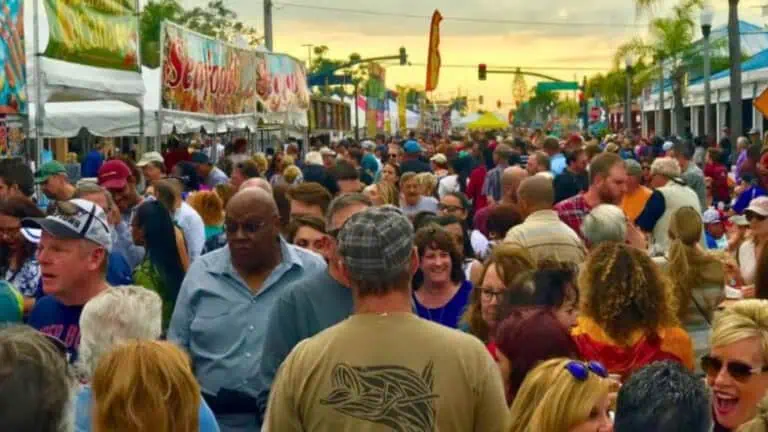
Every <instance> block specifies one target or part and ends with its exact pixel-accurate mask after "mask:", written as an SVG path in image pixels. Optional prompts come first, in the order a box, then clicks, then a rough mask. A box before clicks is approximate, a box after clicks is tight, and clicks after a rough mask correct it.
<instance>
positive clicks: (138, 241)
mask: <svg viewBox="0 0 768 432" xmlns="http://www.w3.org/2000/svg"><path fill="white" fill-rule="evenodd" d="M131 237H133V244H135V245H136V246H144V230H143V229H141V227H140V226H139V224H138V222H137V221H136V218H135V217H134V218H133V221H131Z"/></svg>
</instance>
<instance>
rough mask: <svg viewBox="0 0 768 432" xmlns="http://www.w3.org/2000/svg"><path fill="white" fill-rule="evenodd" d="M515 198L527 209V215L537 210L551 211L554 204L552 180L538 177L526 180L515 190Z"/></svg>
mask: <svg viewBox="0 0 768 432" xmlns="http://www.w3.org/2000/svg"><path fill="white" fill-rule="evenodd" d="M517 198H518V200H520V203H521V204H523V205H524V206H525V207H526V208H527V209H528V213H529V214H530V213H533V212H534V211H537V210H545V209H551V208H552V205H554V203H555V191H554V188H553V187H552V180H550V179H549V178H547V177H545V176H540V175H535V176H531V177H528V178H526V179H525V180H523V181H522V182H521V183H520V187H519V188H518V189H517Z"/></svg>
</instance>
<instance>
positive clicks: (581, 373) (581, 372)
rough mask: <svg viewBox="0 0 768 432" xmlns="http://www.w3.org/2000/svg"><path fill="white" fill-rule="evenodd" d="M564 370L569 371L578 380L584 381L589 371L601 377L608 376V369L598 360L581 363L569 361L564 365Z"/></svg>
mask: <svg viewBox="0 0 768 432" xmlns="http://www.w3.org/2000/svg"><path fill="white" fill-rule="evenodd" d="M565 370H567V371H568V372H570V373H571V375H572V376H573V377H574V378H576V379H577V380H579V381H586V380H587V378H589V372H592V373H593V374H595V375H597V376H599V377H602V378H608V371H607V370H606V369H605V366H603V365H602V363H600V362H596V361H591V362H588V363H583V362H580V361H576V360H574V361H570V362H568V363H567V364H566V365H565Z"/></svg>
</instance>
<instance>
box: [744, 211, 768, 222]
mask: <svg viewBox="0 0 768 432" xmlns="http://www.w3.org/2000/svg"><path fill="white" fill-rule="evenodd" d="M744 216H745V217H746V218H747V220H748V221H753V220H756V221H758V222H762V221H764V220H765V216H763V215H759V214H757V213H755V212H751V211H748V212H746V213H745V214H744Z"/></svg>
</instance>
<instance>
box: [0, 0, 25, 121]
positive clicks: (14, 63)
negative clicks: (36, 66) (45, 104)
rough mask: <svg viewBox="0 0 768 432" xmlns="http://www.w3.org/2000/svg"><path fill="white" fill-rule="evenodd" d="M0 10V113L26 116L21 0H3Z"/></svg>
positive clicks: (22, 0)
mask: <svg viewBox="0 0 768 432" xmlns="http://www.w3.org/2000/svg"><path fill="white" fill-rule="evenodd" d="M2 3H3V5H2V7H1V8H0V12H2V13H0V65H2V67H1V69H0V114H26V113H27V66H26V56H25V54H24V0H3V2H2Z"/></svg>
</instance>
